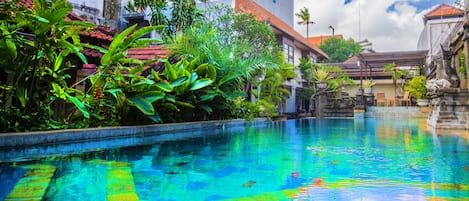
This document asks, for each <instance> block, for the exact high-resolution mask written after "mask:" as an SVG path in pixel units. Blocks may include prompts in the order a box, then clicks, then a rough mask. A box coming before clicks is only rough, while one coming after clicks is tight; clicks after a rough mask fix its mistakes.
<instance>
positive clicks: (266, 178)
mask: <svg viewBox="0 0 469 201" xmlns="http://www.w3.org/2000/svg"><path fill="white" fill-rule="evenodd" d="M213 132H216V133H217V135H212V134H213ZM207 133H208V134H211V135H210V136H209V137H198V138H193V139H185V140H177V141H161V142H156V143H153V144H148V145H139V146H130V147H121V148H113V149H107V150H99V151H96V150H95V151H90V152H83V153H74V154H68V155H54V156H46V157H38V158H31V160H29V161H28V160H26V161H25V160H24V159H22V162H17V163H13V162H5V163H3V164H0V186H4V187H5V188H2V189H1V190H0V191H1V192H0V200H2V199H5V198H6V200H8V199H10V198H14V197H15V196H16V197H18V196H21V195H13V194H15V192H19V191H21V188H22V187H21V185H23V186H27V187H28V186H29V187H30V188H29V190H31V189H33V188H31V186H43V187H42V188H43V190H42V193H41V192H39V193H37V195H35V196H36V197H43V198H44V199H45V200H124V199H125V200H225V199H233V200H238V199H248V200H249V199H252V200H256V199H257V200H295V199H296V200H355V199H357V200H427V199H432V198H448V199H452V198H466V199H468V198H469V142H468V140H467V138H464V136H465V134H463V135H437V134H434V133H431V132H428V131H425V130H424V129H423V128H422V123H421V121H420V120H402V121H397V120H395V119H394V120H386V119H362V120H359V119H355V120H354V119H309V120H288V121H284V122H274V123H272V124H271V125H269V126H266V127H263V128H252V127H246V128H243V129H241V130H237V131H232V130H230V131H227V130H223V129H221V130H213V131H207ZM48 167H50V168H48ZM41 168H42V169H41ZM51 168H52V169H53V170H54V171H55V174H53V176H52V177H51V176H48V177H46V176H44V175H48V174H46V173H44V172H46V171H42V170H43V169H48V170H50V169H51ZM48 172H50V171H48ZM30 175H35V176H37V177H38V178H39V179H37V180H41V181H42V182H43V183H41V185H39V184H38V183H34V184H28V182H30V181H31V180H32V179H29V178H28V176H30ZM44 186H45V187H44ZM26 189H28V188H26ZM37 189H40V188H36V190H37ZM33 190H34V189H33Z"/></svg>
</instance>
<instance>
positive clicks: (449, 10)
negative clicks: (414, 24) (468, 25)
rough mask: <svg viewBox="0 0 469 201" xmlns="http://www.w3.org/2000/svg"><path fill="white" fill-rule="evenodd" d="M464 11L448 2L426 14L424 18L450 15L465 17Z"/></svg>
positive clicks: (447, 16)
mask: <svg viewBox="0 0 469 201" xmlns="http://www.w3.org/2000/svg"><path fill="white" fill-rule="evenodd" d="M463 16H464V11H463V10H461V9H459V8H455V7H453V6H450V5H447V4H441V5H439V6H438V7H436V8H434V9H433V10H431V11H430V12H428V13H427V14H425V15H424V20H425V21H427V20H429V19H436V18H449V17H463Z"/></svg>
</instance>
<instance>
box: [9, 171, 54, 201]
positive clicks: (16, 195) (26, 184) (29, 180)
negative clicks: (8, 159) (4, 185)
mask: <svg viewBox="0 0 469 201" xmlns="http://www.w3.org/2000/svg"><path fill="white" fill-rule="evenodd" d="M24 168H27V169H29V170H28V172H26V173H25V174H24V176H23V178H21V179H20V180H19V181H18V182H17V183H16V185H15V187H14V188H13V190H11V192H10V193H9V194H8V195H7V197H6V198H5V201H10V200H11V201H13V200H15V201H16V200H29V201H41V200H43V197H44V194H45V193H46V191H47V188H48V187H49V183H50V181H51V178H52V177H53V176H54V173H55V170H56V167H54V166H51V165H28V166H24Z"/></svg>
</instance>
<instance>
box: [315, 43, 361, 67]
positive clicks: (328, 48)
mask: <svg viewBox="0 0 469 201" xmlns="http://www.w3.org/2000/svg"><path fill="white" fill-rule="evenodd" d="M319 48H320V49H321V50H322V51H324V52H325V53H326V54H327V55H328V56H329V63H342V62H344V61H346V60H347V59H349V58H350V57H352V56H353V55H355V54H358V53H360V52H362V48H361V46H360V45H359V44H357V43H355V41H354V40H353V39H348V40H344V39H339V38H334V37H332V38H329V39H327V40H326V41H324V42H322V43H321V45H319Z"/></svg>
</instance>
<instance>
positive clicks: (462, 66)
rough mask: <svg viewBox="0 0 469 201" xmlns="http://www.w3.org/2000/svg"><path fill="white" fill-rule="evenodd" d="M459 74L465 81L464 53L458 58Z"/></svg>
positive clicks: (465, 65)
mask: <svg viewBox="0 0 469 201" xmlns="http://www.w3.org/2000/svg"><path fill="white" fill-rule="evenodd" d="M459 73H461V75H462V77H463V78H464V79H467V64H466V54H465V53H464V52H463V53H461V56H459Z"/></svg>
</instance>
